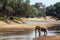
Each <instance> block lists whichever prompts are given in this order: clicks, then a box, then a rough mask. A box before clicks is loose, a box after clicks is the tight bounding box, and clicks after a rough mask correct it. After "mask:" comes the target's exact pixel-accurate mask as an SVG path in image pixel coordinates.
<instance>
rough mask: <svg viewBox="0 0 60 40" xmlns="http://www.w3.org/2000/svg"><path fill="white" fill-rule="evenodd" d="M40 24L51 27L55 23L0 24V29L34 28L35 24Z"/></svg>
mask: <svg viewBox="0 0 60 40" xmlns="http://www.w3.org/2000/svg"><path fill="white" fill-rule="evenodd" d="M37 25H39V26H41V27H51V26H56V25H55V24H6V25H0V31H2V30H3V31H10V30H22V29H24V30H27V29H28V30H29V29H30V30H31V29H34V28H35V26H37Z"/></svg>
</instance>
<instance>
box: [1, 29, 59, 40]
mask: <svg viewBox="0 0 60 40" xmlns="http://www.w3.org/2000/svg"><path fill="white" fill-rule="evenodd" d="M55 32H56V31H48V35H47V36H54V35H57V34H60V33H55ZM58 32H60V31H58ZM37 34H38V32H37ZM41 34H42V35H44V33H43V32H41ZM37 36H38V35H37ZM34 37H35V31H34V30H27V31H14V32H13V31H11V32H0V40H32V39H33V38H34Z"/></svg>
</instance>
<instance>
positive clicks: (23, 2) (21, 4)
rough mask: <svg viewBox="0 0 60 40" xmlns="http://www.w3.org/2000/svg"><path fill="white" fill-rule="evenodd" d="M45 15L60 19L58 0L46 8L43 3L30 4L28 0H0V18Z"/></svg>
mask: <svg viewBox="0 0 60 40" xmlns="http://www.w3.org/2000/svg"><path fill="white" fill-rule="evenodd" d="M46 16H53V17H56V18H58V19H60V2H58V3H56V4H54V5H50V6H48V7H47V8H46V7H45V5H44V4H43V3H36V4H35V5H30V0H0V20H8V19H11V20H13V19H14V18H15V19H17V18H20V17H46Z"/></svg>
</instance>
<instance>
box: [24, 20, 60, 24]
mask: <svg viewBox="0 0 60 40" xmlns="http://www.w3.org/2000/svg"><path fill="white" fill-rule="evenodd" d="M24 23H25V24H60V22H53V21H50V22H49V21H38V20H25V21H24Z"/></svg>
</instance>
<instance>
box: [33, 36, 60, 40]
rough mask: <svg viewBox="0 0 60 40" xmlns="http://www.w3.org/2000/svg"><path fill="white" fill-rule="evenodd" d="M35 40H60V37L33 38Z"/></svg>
mask: <svg viewBox="0 0 60 40" xmlns="http://www.w3.org/2000/svg"><path fill="white" fill-rule="evenodd" d="M33 40H60V35H56V36H40V37H36V38H33Z"/></svg>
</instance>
